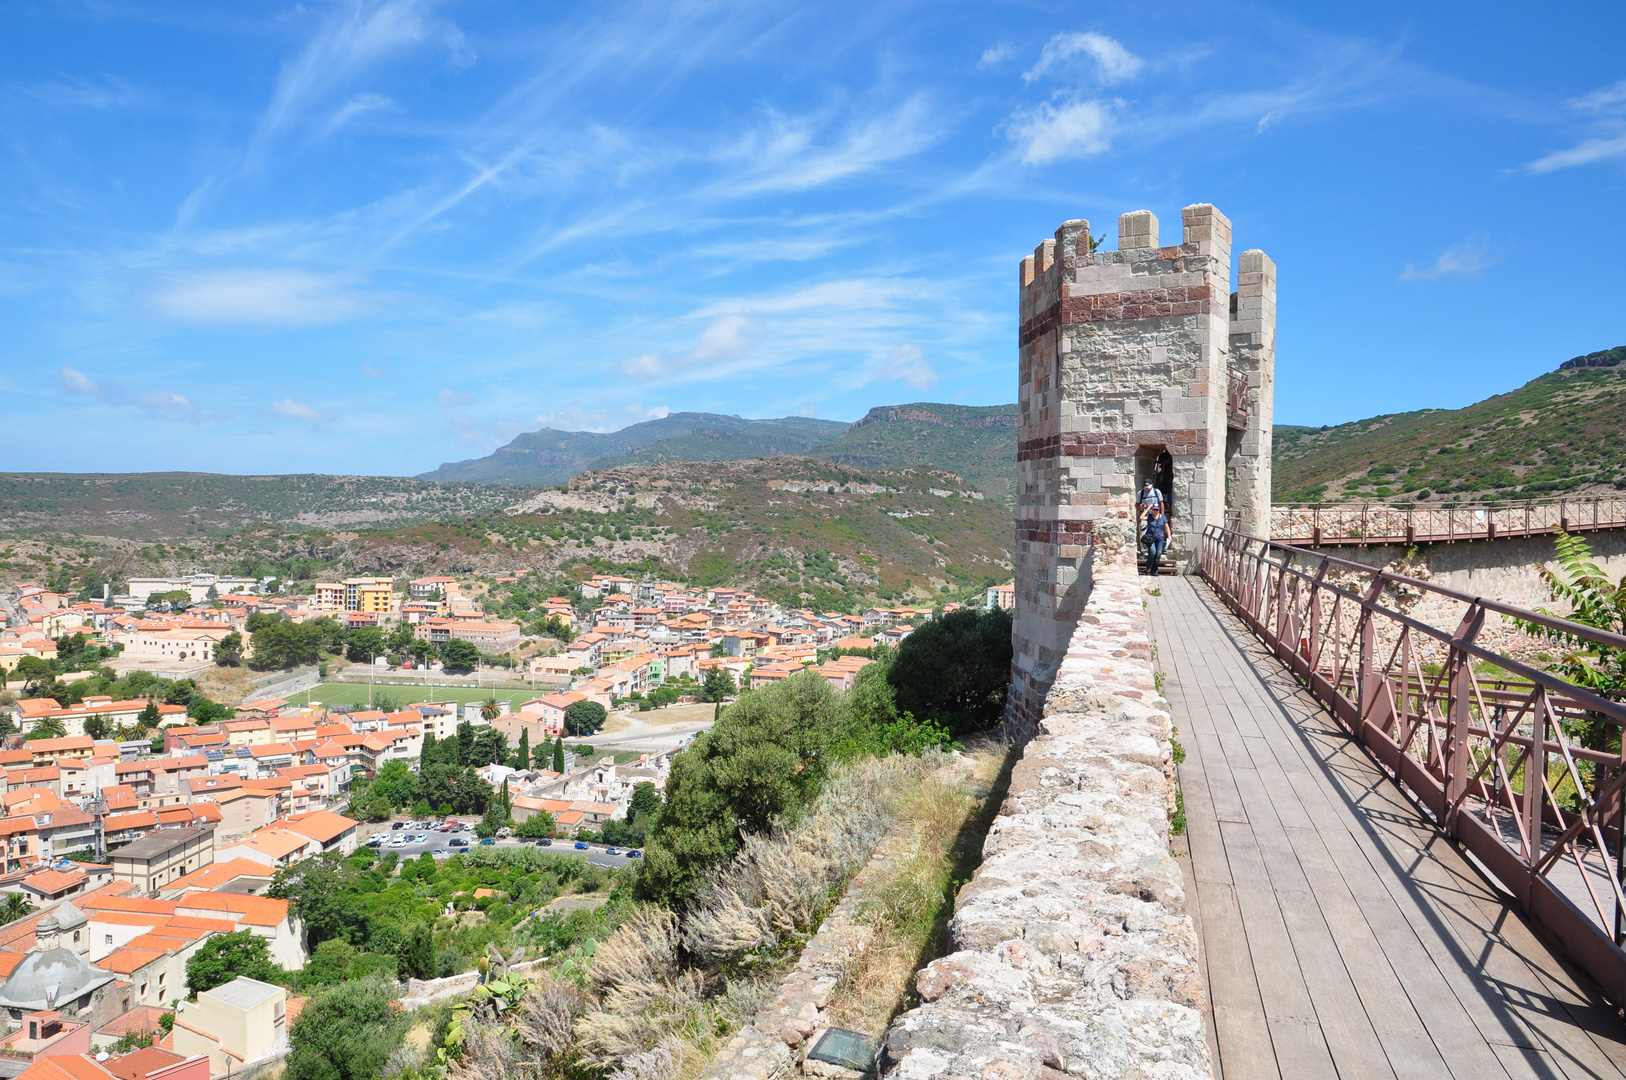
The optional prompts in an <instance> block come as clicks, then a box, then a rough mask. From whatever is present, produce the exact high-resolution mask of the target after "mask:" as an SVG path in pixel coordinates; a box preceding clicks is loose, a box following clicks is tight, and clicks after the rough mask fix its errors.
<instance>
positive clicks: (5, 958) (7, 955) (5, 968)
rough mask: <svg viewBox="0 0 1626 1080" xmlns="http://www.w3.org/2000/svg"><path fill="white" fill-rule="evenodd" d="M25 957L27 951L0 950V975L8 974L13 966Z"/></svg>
mask: <svg viewBox="0 0 1626 1080" xmlns="http://www.w3.org/2000/svg"><path fill="white" fill-rule="evenodd" d="M27 959H28V954H27V953H20V952H0V975H10V974H11V972H12V969H13V968H15V967H16V966H17V965H18V964H20V963H22V962H23V961H24V960H27Z"/></svg>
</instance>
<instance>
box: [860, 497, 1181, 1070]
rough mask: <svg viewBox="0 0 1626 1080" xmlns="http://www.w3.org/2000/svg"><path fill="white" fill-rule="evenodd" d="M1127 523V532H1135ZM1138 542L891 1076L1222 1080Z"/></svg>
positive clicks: (1101, 605) (932, 969)
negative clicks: (1180, 846) (1207, 1012)
mask: <svg viewBox="0 0 1626 1080" xmlns="http://www.w3.org/2000/svg"><path fill="white" fill-rule="evenodd" d="M1126 524H1127V523H1126ZM1133 559H1134V548H1133V546H1132V545H1131V544H1127V543H1122V542H1120V543H1118V544H1117V545H1116V546H1115V547H1113V548H1111V549H1108V550H1104V551H1100V552H1098V559H1097V565H1096V567H1095V581H1094V588H1093V590H1092V592H1091V595H1090V598H1089V602H1088V604H1087V606H1086V607H1085V609H1084V611H1083V613H1082V615H1081V617H1080V619H1079V622H1078V626H1077V629H1076V631H1075V632H1074V633H1073V636H1072V639H1071V641H1070V642H1069V645H1068V648H1067V653H1066V657H1065V659H1064V660H1063V661H1062V663H1061V666H1060V669H1059V671H1057V673H1056V677H1055V680H1054V683H1053V685H1052V686H1051V687H1050V690H1049V695H1048V697H1047V698H1046V701H1045V706H1044V710H1043V716H1042V718H1041V719H1040V720H1039V721H1038V724H1037V732H1036V734H1035V735H1034V737H1033V738H1032V740H1031V741H1029V742H1028V743H1027V745H1026V747H1025V748H1024V749H1023V750H1022V757H1021V760H1020V761H1019V762H1018V763H1017V764H1016V767H1015V771H1014V773H1013V775H1012V779H1011V787H1010V794H1009V796H1008V797H1007V799H1006V801H1005V804H1004V806H1003V807H1002V808H1001V810H1000V814H999V816H998V817H997V818H996V819H995V821H994V823H993V827H992V829H991V830H990V832H989V834H988V839H987V841H986V843H985V845H984V850H983V862H982V865H981V866H980V867H979V868H978V870H977V872H976V874H975V875H974V876H973V877H972V879H971V881H970V882H969V883H968V884H967V885H966V886H965V887H964V888H963V889H961V891H960V895H959V897H958V899H957V902H956V908H955V914H954V919H953V922H952V924H951V926H950V933H951V936H952V945H953V949H954V951H953V952H952V953H951V954H950V955H948V956H945V957H943V958H942V959H940V960H936V961H934V962H933V963H931V964H930V965H928V966H927V967H926V968H925V969H924V970H923V971H921V972H920V973H919V975H918V976H917V980H916V985H917V988H918V990H919V992H920V996H921V998H922V999H923V1001H924V1004H922V1005H920V1006H919V1007H918V1008H915V1009H911V1010H910V1011H908V1012H906V1013H904V1014H903V1015H902V1016H900V1017H899V1018H898V1019H897V1020H896V1021H895V1022H894V1023H893V1025H892V1028H891V1031H890V1033H889V1036H888V1039H887V1044H886V1050H885V1053H884V1058H883V1070H884V1075H885V1076H886V1077H887V1078H888V1080H891V1078H897V1080H932V1078H939V1077H940V1078H943V1080H949V1078H956V1080H964V1078H970V1080H1065V1077H1079V1078H1089V1080H1107V1078H1114V1080H1120V1078H1121V1080H1129V1078H1142V1077H1145V1078H1150V1077H1157V1078H1159V1080H1174V1078H1182V1080H1184V1078H1196V1077H1210V1076H1212V1071H1211V1064H1210V1061H1209V1055H1208V1044H1207V1042H1206V1040H1205V1038H1204V1034H1203V1020H1202V1012H1203V1004H1204V1000H1205V996H1206V991H1205V988H1204V985H1203V981H1202V975H1201V969H1200V968H1199V966H1198V955H1197V935H1196V929H1195V927H1194V925H1193V923H1192V920H1191V918H1190V916H1189V915H1187V914H1186V911H1185V903H1186V897H1185V888H1184V885H1183V883H1182V878H1181V873H1180V868H1179V866H1178V865H1177V864H1176V862H1175V860H1174V857H1173V856H1172V855H1171V854H1170V851H1169V818H1170V815H1171V814H1172V812H1173V810H1174V806H1175V787H1174V767H1173V763H1172V753H1171V743H1170V739H1171V736H1172V726H1171V723H1170V719H1169V711H1168V703H1167V702H1166V701H1164V700H1163V698H1162V697H1161V696H1160V695H1159V694H1158V692H1157V689H1156V686H1155V682H1154V678H1153V672H1152V646H1151V640H1150V637H1149V635H1148V632H1147V625H1146V613H1145V608H1144V606H1143V602H1142V600H1141V586H1140V581H1139V579H1138V578H1137V577H1136V576H1135V567H1134V562H1133Z"/></svg>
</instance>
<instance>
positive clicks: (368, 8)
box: [251, 0, 468, 156]
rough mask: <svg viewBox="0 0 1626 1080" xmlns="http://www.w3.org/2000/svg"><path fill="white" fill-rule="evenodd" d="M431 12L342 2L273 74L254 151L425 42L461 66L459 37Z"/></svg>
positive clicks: (407, 0)
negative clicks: (326, 101)
mask: <svg viewBox="0 0 1626 1080" xmlns="http://www.w3.org/2000/svg"><path fill="white" fill-rule="evenodd" d="M432 7H433V5H432V4H431V3H430V2H429V0H383V2H373V0H342V2H341V3H340V4H339V5H338V6H337V8H336V9H335V10H334V11H333V13H332V14H331V15H330V16H329V17H328V18H327V19H325V20H324V21H323V23H322V24H321V26H320V27H319V28H318V29H317V31H316V33H315V34H314V35H313V36H312V37H311V39H310V41H309V42H308V43H307V44H306V46H305V48H304V50H303V51H301V52H300V54H299V55H298V56H296V57H294V58H293V59H291V60H289V61H288V62H287V63H286V64H284V65H283V67H282V70H281V71H280V72H279V73H278V75H277V81H276V90H275V92H274V93H273V94H272V97H271V102H270V104H269V105H268V106H267V107H266V110H265V114H264V116H263V117H262V118H261V120H260V127H259V131H258V133H257V134H256V137H255V149H256V150H259V149H261V148H263V147H264V144H265V141H266V140H267V139H268V138H270V136H272V135H273V134H274V133H276V132H277V131H278V130H280V129H282V128H285V127H287V126H288V125H290V124H292V123H294V122H295V121H297V120H300V119H301V118H303V117H305V116H306V115H307V114H308V113H309V112H310V111H311V110H313V109H314V108H315V107H316V105H317V103H318V102H320V101H322V100H323V99H325V98H327V97H328V96H329V95H331V94H332V93H333V92H334V91H336V90H338V89H339V88H341V87H343V86H344V85H346V84H347V83H349V82H350V81H351V80H353V79H355V78H356V77H357V76H359V75H361V74H363V73H364V72H366V71H368V70H370V69H372V68H374V67H376V66H377V65H379V64H381V63H384V62H386V61H388V60H391V59H394V58H396V57H399V56H401V55H404V54H406V53H408V52H410V51H412V50H413V49H416V48H418V47H419V46H421V45H423V44H425V43H426V42H435V43H438V44H439V45H441V46H442V47H443V48H445V49H446V50H447V51H448V53H449V54H450V55H451V56H452V58H454V59H455V60H458V61H460V62H463V61H466V60H467V57H468V51H467V46H466V44H465V42H464V40H463V34H462V32H461V31H460V30H458V29H457V27H456V26H454V25H452V24H450V23H447V22H445V21H443V20H440V19H436V18H434V17H433V15H432ZM357 100H359V99H352V102H355V101H357ZM342 111H343V110H342V109H341V110H340V112H342ZM335 115H337V114H335ZM334 126H336V125H334ZM251 156H252V155H251Z"/></svg>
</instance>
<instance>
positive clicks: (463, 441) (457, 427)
mask: <svg viewBox="0 0 1626 1080" xmlns="http://www.w3.org/2000/svg"><path fill="white" fill-rule="evenodd" d="M446 434H447V435H449V436H451V438H452V441H453V442H455V443H457V445H459V446H485V445H487V443H488V442H489V441H490V440H489V439H488V437H487V435H486V429H485V426H484V425H483V424H481V423H480V422H479V421H478V420H476V419H474V418H473V417H471V416H469V415H468V414H467V413H458V414H457V415H456V416H454V417H452V418H451V419H450V420H449V421H447V422H446Z"/></svg>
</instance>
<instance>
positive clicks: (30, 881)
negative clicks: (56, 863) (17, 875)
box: [23, 870, 85, 894]
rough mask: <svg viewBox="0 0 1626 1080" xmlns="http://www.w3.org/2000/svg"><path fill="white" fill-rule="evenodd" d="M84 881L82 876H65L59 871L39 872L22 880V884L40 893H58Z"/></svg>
mask: <svg viewBox="0 0 1626 1080" xmlns="http://www.w3.org/2000/svg"><path fill="white" fill-rule="evenodd" d="M84 881H85V875H84V874H65V873H63V872H62V871H60V870H41V871H40V872H39V873H37V874H30V875H29V876H28V877H26V878H24V879H23V884H24V885H26V886H29V887H31V888H34V889H38V890H39V891H40V892H42V893H47V894H49V893H59V892H63V891H65V890H68V889H71V888H73V887H74V886H75V885H78V884H81V883H82V882H84Z"/></svg>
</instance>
